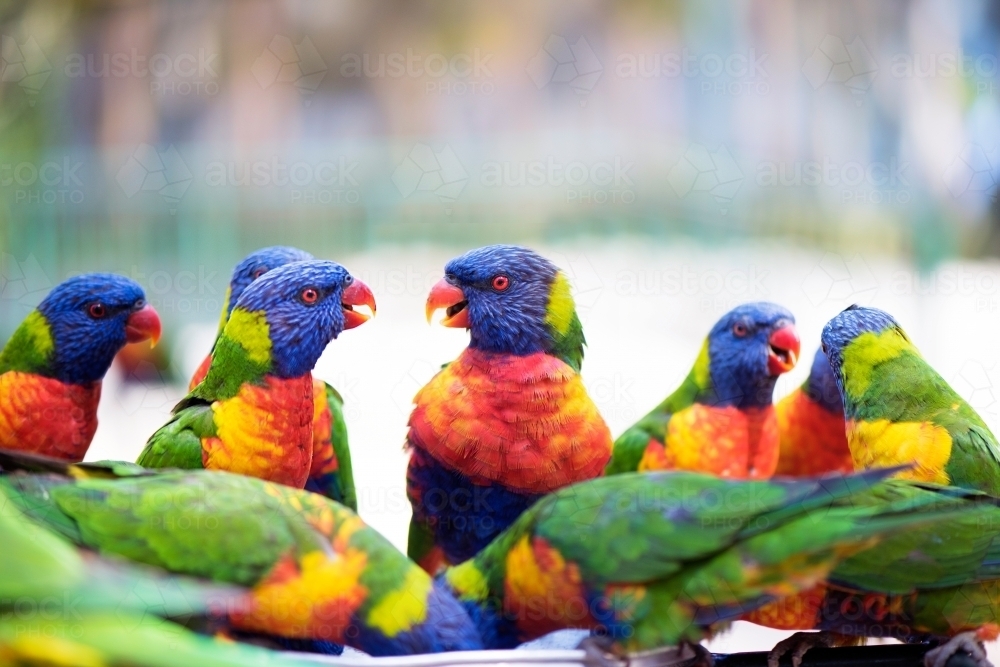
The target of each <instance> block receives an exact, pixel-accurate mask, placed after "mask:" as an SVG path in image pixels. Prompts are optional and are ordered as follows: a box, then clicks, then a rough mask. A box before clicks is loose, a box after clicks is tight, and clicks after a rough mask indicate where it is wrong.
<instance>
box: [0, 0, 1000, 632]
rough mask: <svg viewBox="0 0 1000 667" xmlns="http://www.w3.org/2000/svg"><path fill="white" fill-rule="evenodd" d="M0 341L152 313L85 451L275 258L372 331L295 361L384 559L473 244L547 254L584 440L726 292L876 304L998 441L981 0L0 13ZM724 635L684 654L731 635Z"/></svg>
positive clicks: (997, 240)
mask: <svg viewBox="0 0 1000 667" xmlns="http://www.w3.org/2000/svg"><path fill="white" fill-rule="evenodd" d="M0 40H2V52H0V340H5V339H6V337H7V336H9V334H10V333H11V332H12V331H13V329H14V328H15V326H16V325H17V324H18V323H19V322H20V320H21V319H23V317H24V316H25V315H26V314H27V313H28V312H29V311H30V309H31V308H32V307H33V306H34V305H35V304H37V302H38V301H39V300H40V299H41V298H42V297H43V296H44V295H45V293H46V292H47V291H48V289H49V288H51V287H52V286H53V285H54V284H55V283H57V282H59V281H60V280H62V279H64V278H65V277H67V276H69V275H72V274H74V273H78V272H82V271H94V270H103V271H115V272H119V273H123V274H125V275H128V276H131V277H132V278H134V279H135V280H137V281H139V282H140V283H141V284H142V285H143V286H144V287H145V289H146V291H147V295H148V296H149V298H150V301H151V302H152V303H153V304H154V305H155V307H156V308H157V309H158V310H159V312H160V314H161V316H162V318H163V319H164V324H165V327H166V331H165V336H164V341H163V343H162V344H161V346H160V347H158V348H157V350H156V353H155V354H153V355H150V354H139V353H138V352H136V351H131V353H130V354H129V355H127V357H128V358H126V359H124V360H122V362H121V363H119V364H118V365H117V366H116V368H115V369H114V370H113V372H112V373H111V374H110V376H109V378H108V379H107V381H106V385H105V395H104V400H103V401H102V405H101V426H100V428H99V430H98V434H97V438H96V440H95V443H94V445H93V447H92V448H91V450H90V454H89V457H88V458H92V459H97V458H107V457H114V458H125V459H132V458H134V457H135V455H136V454H137V453H138V452H139V450H140V449H141V446H142V443H143V442H144V441H145V438H146V437H147V436H148V435H149V434H150V433H152V431H153V430H154V429H155V428H156V427H157V426H159V425H160V424H161V423H162V422H163V421H164V419H165V418H166V415H167V414H168V413H169V410H170V408H171V406H172V405H173V403H174V402H175V401H176V400H177V399H178V398H179V397H180V396H181V395H182V394H183V393H184V389H183V387H184V384H185V383H186V380H187V378H188V377H189V375H190V373H191V371H192V370H193V368H194V367H195V365H196V364H197V362H198V361H200V359H201V358H202V356H203V355H204V354H205V353H206V352H207V350H208V348H209V346H210V345H211V341H212V338H213V336H214V331H215V324H216V322H217V320H218V313H219V310H220V308H221V306H222V301H223V296H224V293H225V288H226V284H227V282H228V276H229V272H230V271H231V269H232V267H233V265H234V264H235V263H236V262H238V261H239V259H240V258H241V257H242V256H243V255H244V254H246V253H247V252H249V251H251V250H253V249H256V248H258V247H260V246H264V245H271V244H279V243H280V244H289V245H296V246H300V247H302V248H305V249H307V250H309V251H311V252H312V253H313V254H315V255H317V256H319V257H326V258H331V259H336V260H337V261H340V262H342V263H343V264H345V265H346V266H347V267H348V268H349V269H350V270H351V271H352V272H354V273H355V275H357V276H359V277H360V278H362V279H363V280H364V281H366V282H367V283H368V284H369V285H370V286H371V287H372V289H373V290H374V292H375V294H376V297H377V299H378V303H379V314H378V317H377V318H375V319H374V320H373V321H371V322H370V323H368V324H366V325H365V326H364V327H363V328H360V329H358V330H352V331H349V332H347V333H345V334H344V335H343V336H342V338H341V339H340V340H337V341H335V342H334V343H333V344H331V345H330V347H329V348H328V350H327V353H326V354H325V355H324V357H323V359H322V360H321V362H320V364H319V367H318V368H317V374H318V375H320V376H322V377H324V378H325V379H327V380H329V381H331V382H332V383H333V384H334V385H335V386H337V387H338V388H339V390H340V391H341V393H342V394H343V395H344V397H345V399H346V403H347V405H346V408H347V419H348V427H349V429H350V433H351V441H352V449H353V451H354V459H355V474H356V478H357V482H358V485H359V488H360V491H359V499H360V504H361V512H362V514H363V515H364V517H365V518H366V519H367V520H368V521H370V522H371V523H372V524H374V525H375V526H376V527H377V528H379V529H380V530H382V531H383V532H385V533H386V534H387V535H388V536H389V537H390V539H392V540H393V541H394V542H396V543H397V544H399V545H403V544H404V543H405V535H406V522H407V521H408V516H409V507H408V504H407V503H406V500H405V497H404V494H403V470H404V466H405V457H404V454H403V452H402V449H401V445H402V442H403V437H404V434H405V424H406V417H407V414H408V412H409V407H410V399H411V398H412V396H413V394H414V392H415V391H416V390H417V388H419V387H420V386H421V385H422V384H423V383H424V382H426V381H427V380H428V379H429V378H430V377H431V375H432V374H433V372H434V370H435V369H436V368H439V367H440V364H441V363H443V362H445V361H448V360H450V359H452V358H454V356H455V355H456V354H457V353H458V351H459V350H460V349H461V348H462V347H463V346H464V345H465V343H466V340H467V338H466V334H465V333H464V332H462V331H454V330H445V329H442V328H440V327H428V326H427V325H426V324H425V323H424V322H423V301H424V298H425V297H426V293H427V290H428V288H429V286H430V285H431V284H433V282H435V281H436V280H437V279H438V278H439V277H440V275H441V273H442V267H443V265H444V263H445V262H446V261H447V260H448V259H449V258H450V257H452V256H454V255H457V254H459V253H461V252H462V251H464V250H466V249H469V248H471V247H475V246H478V245H483V244H486V243H492V242H511V243H522V244H527V245H530V246H532V247H535V248H537V249H538V250H540V251H541V252H543V253H545V254H546V255H547V256H549V257H551V258H552V259H553V260H554V261H556V262H557V263H558V264H560V265H561V266H562V267H563V268H564V269H565V270H566V271H567V272H568V273H569V275H570V278H571V280H572V281H573V283H574V287H575V289H576V297H577V303H578V307H579V310H580V313H581V317H582V319H583V322H584V325H585V329H586V334H587V338H588V342H589V348H588V352H587V359H586V363H585V365H584V371H583V374H584V378H585V381H586V382H587V385H588V387H589V389H590V391H591V394H592V396H594V398H595V400H596V401H597V402H598V404H599V405H600V407H601V409H602V411H603V412H604V414H605V417H606V418H607V420H608V422H609V424H610V425H611V428H612V431H613V432H614V433H615V434H616V435H617V434H618V433H620V432H621V431H622V430H623V429H624V428H625V427H627V426H628V425H630V424H631V423H632V422H633V421H634V420H635V419H637V418H639V417H641V416H642V415H643V414H645V412H646V411H647V410H649V409H650V408H651V407H652V406H654V405H655V404H656V403H658V402H659V401H660V400H661V399H662V398H663V396H665V395H666V394H667V393H668V392H669V391H670V390H672V389H673V388H674V387H675V386H676V385H677V384H678V383H679V382H680V380H681V379H682V378H683V376H684V375H685V374H686V372H687V370H688V368H689V367H690V365H691V363H692V361H693V359H694V357H695V355H696V353H697V350H698V348H699V346H700V342H701V339H702V337H703V336H704V335H705V333H706V332H707V331H708V329H709V328H710V326H711V325H712V323H713V322H714V321H715V320H716V319H717V318H718V317H719V316H720V315H722V314H723V313H724V312H725V311H726V310H728V309H729V308H731V307H733V306H734V305H736V304H738V303H741V302H743V301H749V300H760V299H766V300H772V301H777V302H779V303H782V304H784V305H786V306H788V307H790V308H791V309H792V310H793V312H795V314H796V316H797V317H798V319H799V325H800V330H801V332H802V334H803V340H804V345H803V347H804V350H808V353H807V354H806V355H805V358H804V360H803V363H802V364H800V367H799V368H798V369H796V371H794V372H793V373H791V374H790V375H789V376H788V377H786V378H783V379H782V381H781V383H780V384H779V387H778V392H777V393H778V395H782V394H784V393H787V392H788V391H790V390H791V389H792V388H793V387H794V386H796V385H797V384H798V383H800V382H801V381H802V380H803V379H804V377H805V375H806V373H807V371H808V367H809V363H810V361H811V354H812V349H813V348H814V346H815V345H816V344H817V343H818V336H819V331H820V329H821V327H822V325H823V323H824V322H825V321H826V320H827V319H829V318H830V317H831V316H832V315H834V314H835V313H836V312H838V311H839V310H840V309H842V308H844V307H845V306H847V305H849V304H851V303H855V302H857V303H863V304H870V305H877V306H879V307H882V308H885V309H887V310H889V311H890V312H892V313H893V314H894V315H895V316H896V317H897V318H898V319H899V320H900V321H901V322H902V324H903V326H904V327H905V328H906V329H907V330H908V332H910V334H911V335H912V337H913V338H914V340H915V341H916V343H917V344H918V346H920V347H921V349H922V350H923V351H924V353H925V355H926V356H927V357H928V359H929V360H930V361H931V363H932V364H933V365H935V367H937V368H938V370H939V371H940V372H941V373H942V375H944V376H945V377H946V378H947V379H948V380H949V381H950V382H951V383H952V384H953V386H955V388H956V389H957V390H958V391H959V392H960V393H962V395H963V396H965V397H966V398H967V399H968V400H969V401H970V402H971V403H972V404H973V406H974V407H976V408H977V409H978V410H979V411H980V412H981V413H982V415H983V417H984V418H985V419H986V421H987V422H988V423H989V424H990V425H991V426H992V427H993V428H994V429H996V428H997V427H998V426H1000V411H998V405H1000V404H998V402H997V398H998V397H1000V394H998V391H1000V389H998V388H1000V366H998V362H1000V350H998V346H997V335H998V333H1000V263H998V262H997V260H996V259H995V257H996V256H997V255H998V254H1000V209H998V205H997V182H998V179H1000V74H998V58H997V56H998V46H1000V45H998V40H1000V8H998V6H997V5H996V4H995V3H994V4H990V3H987V2H979V1H973V0H970V1H965V2H952V1H948V0H941V1H937V2H935V1H912V2H907V1H903V0H899V1H878V2H840V1H828V2H791V1H786V2H729V3H717V2H694V1H691V2H679V3H663V2H646V1H642V0H624V1H621V2H569V1H566V2H535V1H528V0H525V1H520V2H519V1H511V2H505V3H486V2H433V3H431V2H403V1H397V2H391V1H378V2H376V1H367V2H363V1H361V0H356V1H348V0H331V1H329V2H295V1H276V0H275V1H240V2H225V1H221V0H220V1H216V2H182V1H177V2H156V1H144V2H138V1H136V2H129V1H126V0H122V1H118V2H110V1H107V2H102V1H98V0H90V1H77V2H64V1H61V0H60V1H56V0H50V1H45V0H42V1H35V2H0ZM774 637H775V634H774V633H767V632H766V631H763V630H760V629H745V628H744V629H741V630H739V631H737V632H736V633H735V634H733V635H730V636H729V638H728V639H724V640H723V642H728V643H723V644H720V645H718V646H717V648H720V649H723V650H733V649H736V648H740V649H749V648H764V647H766V646H769V645H770V643H772V642H773V640H774Z"/></svg>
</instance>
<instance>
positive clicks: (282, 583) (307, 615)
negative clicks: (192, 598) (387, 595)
mask: <svg viewBox="0 0 1000 667" xmlns="http://www.w3.org/2000/svg"><path fill="white" fill-rule="evenodd" d="M367 563H368V557H367V555H366V554H365V553H364V552H361V551H357V550H353V549H352V550H348V551H347V552H345V553H344V554H342V555H337V556H332V557H331V556H328V555H327V554H326V553H324V552H322V551H311V552H309V553H307V554H305V555H304V556H302V558H301V560H300V561H299V563H298V572H296V573H294V574H289V575H286V576H278V577H272V579H270V580H265V581H264V582H263V583H261V584H258V585H257V586H256V587H255V588H254V589H253V591H252V592H251V594H250V605H249V608H248V609H245V610H244V609H240V610H238V611H236V612H234V614H233V616H234V620H236V622H237V624H238V625H239V626H240V627H243V628H245V629H251V630H263V631H265V632H270V633H275V632H276V631H279V630H280V631H282V632H283V634H285V635H286V636H289V637H317V638H321V639H330V640H332V641H336V639H335V638H339V637H340V636H342V635H343V632H344V630H345V629H346V627H347V624H348V623H349V622H350V617H351V614H353V613H354V611H355V610H357V608H358V607H360V606H361V603H362V602H363V601H364V599H365V597H366V596H367V594H368V590H367V589H366V588H365V587H364V586H363V585H361V583H359V579H360V578H361V573H362V572H363V571H364V569H365V566H366V565H367Z"/></svg>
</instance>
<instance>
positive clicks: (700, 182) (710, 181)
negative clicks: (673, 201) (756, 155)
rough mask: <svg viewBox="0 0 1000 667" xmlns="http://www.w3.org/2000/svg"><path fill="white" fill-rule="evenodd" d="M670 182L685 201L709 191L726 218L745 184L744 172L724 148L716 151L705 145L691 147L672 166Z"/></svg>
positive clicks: (668, 179)
mask: <svg viewBox="0 0 1000 667" xmlns="http://www.w3.org/2000/svg"><path fill="white" fill-rule="evenodd" d="M667 182H668V183H669V184H670V187H671V188H673V191H674V192H675V193H676V194H677V196H678V197H681V198H684V197H686V196H687V195H689V194H690V193H692V192H707V193H708V194H710V195H711V196H712V198H714V199H715V201H716V202H718V204H719V212H720V213H722V214H723V215H725V214H726V213H728V212H729V204H730V203H732V201H733V197H735V196H736V193H737V192H738V191H739V189H740V186H741V185H742V184H743V172H742V171H741V170H740V167H739V165H737V164H736V160H734V159H733V156H732V155H731V154H730V153H729V150H728V149H727V148H726V147H725V146H724V145H720V146H719V147H718V148H717V149H716V150H715V151H714V152H712V151H709V149H708V148H706V147H705V146H703V145H702V144H691V145H690V146H689V147H688V149H687V150H686V151H685V152H684V155H683V156H682V157H681V159H680V160H678V161H677V162H676V163H675V164H674V166H673V167H671V169H670V172H669V173H668V174H667Z"/></svg>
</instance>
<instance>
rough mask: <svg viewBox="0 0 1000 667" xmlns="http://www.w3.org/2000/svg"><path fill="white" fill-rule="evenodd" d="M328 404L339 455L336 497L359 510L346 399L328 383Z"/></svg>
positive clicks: (335, 449)
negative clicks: (346, 417) (337, 495)
mask: <svg viewBox="0 0 1000 667" xmlns="http://www.w3.org/2000/svg"><path fill="white" fill-rule="evenodd" d="M326 404H327V406H328V407H329V408H330V416H331V431H330V441H331V443H332V444H333V453H334V454H336V456H337V473H336V474H337V485H338V487H339V491H340V498H335V499H334V500H337V501H338V502H340V503H341V504H342V505H345V506H347V507H349V508H351V509H352V510H354V511H355V512H357V511H358V496H357V490H356V489H355V488H354V467H353V465H352V464H351V448H350V446H349V445H348V440H347V422H345V421H344V399H343V398H341V396H340V393H339V392H338V391H337V390H336V389H334V388H333V387H331V386H330V385H329V384H327V385H326Z"/></svg>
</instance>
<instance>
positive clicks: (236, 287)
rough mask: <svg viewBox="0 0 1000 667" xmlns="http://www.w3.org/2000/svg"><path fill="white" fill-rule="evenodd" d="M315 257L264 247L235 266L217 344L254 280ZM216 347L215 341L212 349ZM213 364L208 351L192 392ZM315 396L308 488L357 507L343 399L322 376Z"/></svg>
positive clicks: (294, 250)
mask: <svg viewBox="0 0 1000 667" xmlns="http://www.w3.org/2000/svg"><path fill="white" fill-rule="evenodd" d="M312 259H313V256H312V255H310V254H309V253H307V252H306V251H305V250H299V249H298V248H291V247H288V246H272V247H269V248H261V249H260V250H257V251H254V252H252V253H250V254H249V255H247V256H246V257H245V258H244V259H243V261H241V262H240V263H239V264H237V265H236V268H235V269H233V276H232V278H231V279H230V281H229V288H228V289H227V291H226V301H225V304H224V305H223V308H222V315H221V317H220V318H219V333H218V335H217V336H216V343H218V339H219V338H221V337H222V333H223V331H224V330H225V327H226V322H228V321H229V315H230V314H231V313H232V312H233V308H234V307H235V306H236V302H237V301H238V300H239V298H240V297H241V296H242V295H243V291H244V290H246V288H247V287H249V286H250V284H251V283H252V282H253V281H255V280H256V279H257V278H260V277H261V276H262V275H264V274H265V273H267V272H268V271H270V270H271V269H276V268H278V267H279V266H284V265H286V264H290V263H291V262H303V261H309V260H312ZM214 347H215V346H214V344H213V349H214ZM211 364H212V353H211V352H209V354H208V356H206V357H205V359H204V361H202V362H201V365H200V366H199V367H198V369H197V370H196V371H195V373H194V376H193V377H192V378H191V383H190V385H189V386H188V390H189V391H194V388H195V387H197V386H198V384H199V383H200V382H201V381H202V380H204V379H205V376H206V375H207V374H208V369H209V367H210V366H211ZM313 398H314V400H315V402H316V414H315V415H314V416H313V458H312V468H311V469H310V471H309V478H308V479H307V480H306V486H305V488H306V490H308V491H313V492H315V493H321V494H323V495H324V496H326V497H327V498H330V499H332V500H336V501H337V502H339V503H342V504H344V505H347V506H348V507H350V508H351V509H354V510H356V509H357V508H358V500H357V493H356V492H355V489H354V473H353V468H352V466H351V450H350V448H349V446H348V443H347V423H346V422H345V421H344V399H343V398H341V396H340V394H339V393H338V392H337V390H336V389H334V388H333V387H331V386H330V385H329V384H327V383H326V382H324V381H323V380H320V379H319V378H313Z"/></svg>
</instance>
